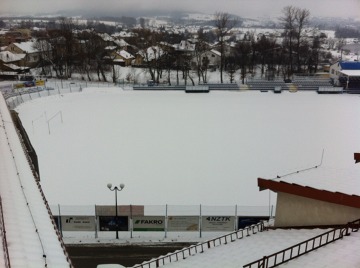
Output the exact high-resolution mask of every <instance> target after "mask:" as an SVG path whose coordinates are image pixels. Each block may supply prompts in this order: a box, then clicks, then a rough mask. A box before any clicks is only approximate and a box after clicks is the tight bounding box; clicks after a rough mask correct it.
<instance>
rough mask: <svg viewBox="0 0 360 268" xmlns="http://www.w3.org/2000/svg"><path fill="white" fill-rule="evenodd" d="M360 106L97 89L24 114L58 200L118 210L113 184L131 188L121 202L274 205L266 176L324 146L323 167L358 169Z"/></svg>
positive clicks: (32, 105)
mask: <svg viewBox="0 0 360 268" xmlns="http://www.w3.org/2000/svg"><path fill="white" fill-rule="evenodd" d="M359 104H360V98H359V96H357V95H346V94H343V95H318V94H317V93H315V92H298V93H289V92H283V93H282V94H273V93H271V92H269V93H261V92H211V93H209V94H186V93H184V92H135V91H129V90H122V89H120V88H95V89H94V88H91V89H90V88H89V89H85V90H83V92H80V93H72V94H62V95H56V96H50V97H44V98H41V99H36V100H33V101H30V102H27V103H25V104H22V105H21V106H19V107H18V109H17V110H18V112H19V113H20V117H21V119H22V122H23V124H24V126H25V128H26V129H27V131H28V135H29V136H30V139H31V141H32V143H33V146H34V147H35V149H36V151H37V154H38V158H39V164H40V175H41V184H42V187H43V189H44V192H45V194H46V197H47V199H48V201H49V203H50V204H61V205H92V204H105V205H109V204H113V202H114V195H113V193H110V191H109V189H108V188H107V187H106V184H107V183H108V182H111V183H113V184H119V183H121V182H123V183H125V185H126V186H125V189H124V190H123V191H122V192H121V193H120V194H119V203H120V204H133V205H137V204H139V205H153V204H161V205H164V204H172V205H177V204H181V205H196V204H209V205H234V204H238V205H240V206H242V205H253V206H257V205H267V204H268V202H269V193H268V192H259V190H258V187H257V178H258V177H264V178H274V177H276V175H281V174H285V173H287V172H288V171H294V170H298V169H300V168H306V167H309V166H314V165H316V164H318V163H319V162H320V160H321V155H322V150H323V149H324V150H325V155H324V161H323V165H326V166H330V167H344V166H347V165H353V153H354V152H356V151H360V139H359V137H360V125H359V124H358V119H359V118H360V105H359ZM59 112H61V114H62V118H63V122H61V118H60V113H59ZM53 116H55V117H54V118H53V119H52V120H51V121H49V125H48V124H47V121H46V119H48V120H49V119H50V118H52V117H53ZM49 129H50V134H49ZM274 201H275V198H272V199H271V202H272V203H273V202H274Z"/></svg>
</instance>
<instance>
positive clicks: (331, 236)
mask: <svg viewBox="0 0 360 268" xmlns="http://www.w3.org/2000/svg"><path fill="white" fill-rule="evenodd" d="M359 228H360V219H359V220H355V221H353V222H349V223H348V224H346V225H344V226H342V227H338V228H334V229H332V230H330V231H327V232H325V233H323V234H320V235H318V236H315V237H313V238H310V239H308V240H305V241H303V242H301V243H298V244H296V245H293V246H291V247H288V248H286V249H283V250H281V251H278V252H276V253H274V254H271V255H268V256H264V257H263V258H261V259H258V260H256V261H253V262H251V263H248V264H246V265H244V266H243V267H244V268H251V267H261V268H269V267H276V266H278V265H280V264H283V263H285V262H288V261H290V260H293V259H295V258H297V257H300V256H302V255H304V254H306V253H309V252H311V251H313V250H316V249H318V248H320V247H323V246H326V245H328V244H330V243H332V242H335V241H336V240H339V239H342V238H343V237H344V236H348V235H350V232H349V229H351V231H352V232H356V231H358V230H359Z"/></svg>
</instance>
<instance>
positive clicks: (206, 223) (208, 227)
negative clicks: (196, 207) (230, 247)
mask: <svg viewBox="0 0 360 268" xmlns="http://www.w3.org/2000/svg"><path fill="white" fill-rule="evenodd" d="M234 224H235V217H234V216H203V217H202V230H203V231H220V232H222V231H227V232H231V231H234Z"/></svg>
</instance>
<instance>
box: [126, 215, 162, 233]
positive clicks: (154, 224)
mask: <svg viewBox="0 0 360 268" xmlns="http://www.w3.org/2000/svg"><path fill="white" fill-rule="evenodd" d="M133 230H134V231H164V230H165V217H163V216H148V217H145V216H143V217H141V216H136V217H133Z"/></svg>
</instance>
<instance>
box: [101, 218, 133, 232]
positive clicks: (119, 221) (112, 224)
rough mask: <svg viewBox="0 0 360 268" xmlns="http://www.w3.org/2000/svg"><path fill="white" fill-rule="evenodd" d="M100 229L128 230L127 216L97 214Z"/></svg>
mask: <svg viewBox="0 0 360 268" xmlns="http://www.w3.org/2000/svg"><path fill="white" fill-rule="evenodd" d="M99 230H100V231H116V230H118V231H129V219H128V217H127V216H118V217H116V216H99Z"/></svg>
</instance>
